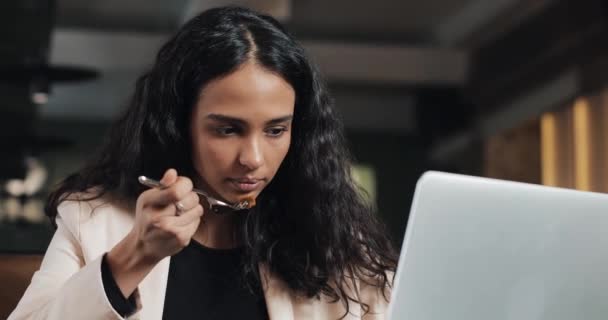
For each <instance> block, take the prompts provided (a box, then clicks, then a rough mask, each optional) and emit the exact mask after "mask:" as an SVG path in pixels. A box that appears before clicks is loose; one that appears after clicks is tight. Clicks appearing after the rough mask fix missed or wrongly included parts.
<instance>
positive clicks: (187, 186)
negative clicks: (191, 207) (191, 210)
mask: <svg viewBox="0 0 608 320" xmlns="http://www.w3.org/2000/svg"><path fill="white" fill-rule="evenodd" d="M192 187H193V186H192V180H190V179H189V178H187V177H177V180H176V181H175V182H174V183H173V184H172V185H170V186H168V187H167V188H165V189H162V190H158V193H157V194H156V196H155V197H152V198H150V202H151V203H153V204H154V205H157V206H168V205H172V206H173V205H174V204H175V203H176V202H178V201H181V200H182V199H184V198H185V197H186V196H187V195H188V193H190V192H192ZM185 208H188V207H185Z"/></svg>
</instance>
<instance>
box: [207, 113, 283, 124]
mask: <svg viewBox="0 0 608 320" xmlns="http://www.w3.org/2000/svg"><path fill="white" fill-rule="evenodd" d="M207 119H211V120H215V121H222V122H230V123H236V124H240V125H245V124H246V122H245V120H243V119H239V118H235V117H230V116H225V115H222V114H217V113H211V114H209V115H207ZM292 119H293V115H291V114H290V115H287V116H282V117H279V118H275V119H271V120H268V121H266V124H267V125H270V124H277V123H283V122H287V121H291V120H292Z"/></svg>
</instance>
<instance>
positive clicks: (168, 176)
mask: <svg viewBox="0 0 608 320" xmlns="http://www.w3.org/2000/svg"><path fill="white" fill-rule="evenodd" d="M177 177H178V176H177V170H175V169H173V168H170V169H168V170H167V171H165V174H164V175H163V177H162V178H161V179H160V183H162V184H163V185H165V186H171V185H172V184H174V183H175V182H176V180H177Z"/></svg>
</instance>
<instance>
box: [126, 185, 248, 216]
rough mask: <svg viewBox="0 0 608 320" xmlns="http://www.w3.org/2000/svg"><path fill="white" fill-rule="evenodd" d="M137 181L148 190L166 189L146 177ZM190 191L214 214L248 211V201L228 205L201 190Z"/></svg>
mask: <svg viewBox="0 0 608 320" xmlns="http://www.w3.org/2000/svg"><path fill="white" fill-rule="evenodd" d="M137 180H138V181H139V183H141V184H143V185H144V186H147V187H150V188H160V189H164V188H166V187H167V186H165V185H163V184H162V183H160V181H157V180H154V179H150V178H148V177H146V176H139V177H138V178H137ZM192 191H194V192H195V193H197V194H199V195H201V196H203V197H205V198H206V199H207V203H209V207H210V208H211V210H213V212H215V213H221V212H226V211H222V210H221V208H228V209H232V210H243V209H248V208H249V201H248V200H244V201H241V202H239V203H236V204H230V203H226V202H224V201H220V200H218V199H215V198H214V197H212V196H210V195H208V194H207V193H206V192H205V191H203V190H200V189H196V188H193V189H192Z"/></svg>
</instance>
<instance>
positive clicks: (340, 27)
mask: <svg viewBox="0 0 608 320" xmlns="http://www.w3.org/2000/svg"><path fill="white" fill-rule="evenodd" d="M229 4H236V5H242V6H247V7H251V8H253V9H256V10H259V11H263V12H266V13H269V14H271V15H273V16H275V17H276V18H277V19H279V20H280V21H282V22H283V23H284V24H285V25H286V26H287V27H288V29H289V30H290V31H291V32H292V33H293V34H294V35H295V36H296V38H297V39H299V40H300V41H301V43H302V44H303V45H304V47H305V48H306V50H307V51H308V52H309V54H310V55H311V57H312V58H313V60H314V61H315V62H316V63H317V64H318V65H319V67H320V69H321V71H322V73H323V74H324V76H325V79H326V80H327V82H328V84H329V87H330V90H331V92H332V94H333V96H334V98H335V101H336V106H337V108H338V109H339V111H340V113H341V114H342V116H343V119H344V121H345V124H346V128H347V136H348V139H349V143H350V146H351V149H352V150H353V152H354V155H355V159H356V161H357V166H356V167H355V169H354V171H355V176H356V177H357V178H358V179H359V180H360V181H361V183H362V184H363V185H364V186H365V188H366V189H367V190H368V192H369V194H370V201H373V202H374V203H375V204H376V205H377V207H378V210H379V215H380V216H381V219H382V220H384V221H385V222H386V224H387V226H388V230H389V232H391V234H392V236H393V238H394V239H395V243H396V245H398V246H399V245H400V244H401V239H402V237H403V233H404V230H405V227H406V224H407V217H408V212H409V208H410V204H411V199H412V195H413V191H414V188H415V184H416V180H417V179H418V177H419V176H420V175H421V174H422V173H423V172H424V171H426V170H431V169H433V170H442V171H448V172H455V173H464V174H471V175H478V176H487V177H494V178H500V179H507V180H515V181H523V182H529V183H537V184H546V185H552V186H559V187H566V188H577V189H581V190H591V191H598V192H606V191H608V139H605V137H607V136H608V123H607V120H608V41H606V39H608V4H607V3H606V1H603V0H577V1H573V0H571V1H569V0H563V1H557V0H553V1H551V0H426V1H406V0H375V1H362V0H348V1H347V0H236V1H231V0H172V1H168V0H165V1H162V0H145V1H144V0H88V1H84V0H2V1H1V2H0V153H1V154H2V156H1V157H0V277H1V278H2V280H1V281H0V283H2V285H1V286H0V287H2V288H1V289H0V301H1V302H0V318H3V317H4V316H6V315H8V312H9V311H10V310H12V308H13V307H14V304H15V303H16V302H17V300H18V299H19V298H20V295H21V294H22V292H23V289H24V288H25V286H27V284H28V283H29V279H30V278H31V274H32V272H33V271H34V270H36V269H37V268H38V266H39V263H40V259H41V255H42V254H43V253H44V251H45V249H46V246H47V245H48V242H49V240H50V238H51V236H52V234H53V229H52V228H51V227H50V224H49V223H48V221H47V220H46V218H45V217H44V215H43V212H42V211H43V204H44V200H45V197H46V194H47V193H48V190H49V189H50V188H51V187H52V186H53V185H54V184H55V183H57V182H58V181H60V180H61V179H62V178H63V177H65V176H66V175H67V174H68V173H70V172H72V171H74V170H77V169H78V168H79V167H80V166H81V165H82V164H83V163H84V161H86V159H87V158H88V157H89V156H90V155H91V154H92V153H93V152H94V151H95V150H96V148H97V147H98V146H99V143H100V142H101V140H102V138H103V136H104V134H105V132H106V130H107V128H108V125H109V124H110V122H111V121H112V120H113V119H114V118H115V117H116V116H117V114H118V113H120V111H121V110H123V108H124V107H125V105H126V103H127V100H128V98H129V95H130V94H131V93H132V91H133V88H134V81H135V79H136V77H137V76H138V75H139V74H141V73H142V72H143V71H144V70H145V69H146V68H147V66H149V65H150V64H151V63H152V61H153V59H154V55H155V54H156V51H157V50H158V48H159V47H160V45H161V44H162V43H163V42H164V41H165V40H166V39H168V37H169V36H170V35H171V34H172V33H173V32H174V31H176V30H177V28H179V26H180V25H181V24H182V23H183V22H184V21H186V20H187V19H188V18H190V17H192V16H193V15H195V14H197V13H198V12H200V11H202V10H205V9H208V8H211V7H215V6H220V5H229ZM5 279H6V280H5Z"/></svg>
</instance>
